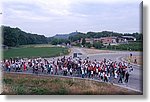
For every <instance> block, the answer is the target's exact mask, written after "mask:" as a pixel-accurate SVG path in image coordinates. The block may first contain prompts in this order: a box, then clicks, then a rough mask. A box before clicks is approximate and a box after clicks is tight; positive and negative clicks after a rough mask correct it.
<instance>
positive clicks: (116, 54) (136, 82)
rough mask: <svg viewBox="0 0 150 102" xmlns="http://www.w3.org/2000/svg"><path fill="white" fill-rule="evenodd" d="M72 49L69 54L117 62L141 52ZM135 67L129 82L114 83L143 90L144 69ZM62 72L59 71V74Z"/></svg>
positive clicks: (29, 71) (30, 72) (30, 71)
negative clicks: (103, 51)
mask: <svg viewBox="0 0 150 102" xmlns="http://www.w3.org/2000/svg"><path fill="white" fill-rule="evenodd" d="M71 50H72V51H71V53H70V54H69V55H68V56H72V54H73V53H82V54H83V55H82V56H80V57H81V58H86V57H89V59H90V60H95V59H96V60H102V59H104V58H106V59H111V60H113V61H117V62H119V61H121V58H122V57H125V56H129V54H130V53H132V54H133V55H140V54H141V53H139V52H127V51H123V52H122V51H113V53H98V54H87V53H85V52H84V50H83V48H77V47H73V48H71ZM57 58H60V57H56V58H54V59H53V58H48V59H49V60H56V59H57ZM133 68H134V71H133V72H132V73H131V74H130V77H129V83H128V84H124V83H123V84H122V83H118V82H117V80H116V81H115V82H114V83H115V85H119V86H121V87H126V88H129V89H133V90H135V91H140V92H143V88H142V85H143V77H142V76H143V75H142V72H143V69H142V67H141V66H137V65H133ZM15 73H16V72H15ZM19 73H20V72H19ZM21 73H24V74H26V73H28V74H32V69H30V70H28V71H27V72H21ZM60 73H61V72H59V74H60ZM39 74H42V75H46V74H43V73H39ZM61 75H62V74H60V75H56V76H61ZM61 77H62V76H61ZM68 77H69V76H68ZM73 77H81V76H79V75H73ZM92 80H95V81H98V80H97V78H94V79H92Z"/></svg>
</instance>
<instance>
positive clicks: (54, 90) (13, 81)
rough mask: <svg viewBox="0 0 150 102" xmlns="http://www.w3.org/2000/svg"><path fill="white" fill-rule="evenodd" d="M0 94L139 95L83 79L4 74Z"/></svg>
mask: <svg viewBox="0 0 150 102" xmlns="http://www.w3.org/2000/svg"><path fill="white" fill-rule="evenodd" d="M2 94H5V95H6V94H7V95H8V94H13V95H16V94H19V95H21V94H36V95H44V94H47V95H51V94H54V95H58V94H59V95H64V94H65V95H67V94H79V95H83V94H87V95H93V94H97V95H139V94H141V93H139V92H135V91H132V90H129V89H125V88H121V87H118V86H114V85H111V84H108V83H103V82H95V81H91V80H85V79H76V78H74V79H72V78H58V77H52V76H51V77H48V76H36V75H26V74H11V73H4V77H3V93H2Z"/></svg>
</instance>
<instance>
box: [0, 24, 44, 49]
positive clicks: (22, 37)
mask: <svg viewBox="0 0 150 102" xmlns="http://www.w3.org/2000/svg"><path fill="white" fill-rule="evenodd" d="M2 30H3V34H2V35H3V44H4V45H7V46H10V47H14V46H18V45H27V44H46V43H47V38H46V37H45V36H44V35H38V34H31V33H26V32H24V31H22V30H21V29H19V28H11V27H9V26H2Z"/></svg>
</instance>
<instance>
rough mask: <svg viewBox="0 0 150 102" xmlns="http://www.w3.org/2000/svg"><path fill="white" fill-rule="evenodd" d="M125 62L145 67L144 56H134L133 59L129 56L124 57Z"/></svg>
mask: <svg viewBox="0 0 150 102" xmlns="http://www.w3.org/2000/svg"><path fill="white" fill-rule="evenodd" d="M135 59H136V63H135ZM124 60H126V61H128V62H130V63H134V64H138V65H143V57H142V55H138V56H132V58H130V57H129V56H127V57H124Z"/></svg>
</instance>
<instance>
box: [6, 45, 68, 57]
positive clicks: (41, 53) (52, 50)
mask: <svg viewBox="0 0 150 102" xmlns="http://www.w3.org/2000/svg"><path fill="white" fill-rule="evenodd" d="M68 53H69V52H68V49H67V48H63V47H19V48H11V49H8V50H4V53H3V57H4V58H5V59H7V58H15V57H19V58H34V57H56V56H60V55H66V54H68Z"/></svg>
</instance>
